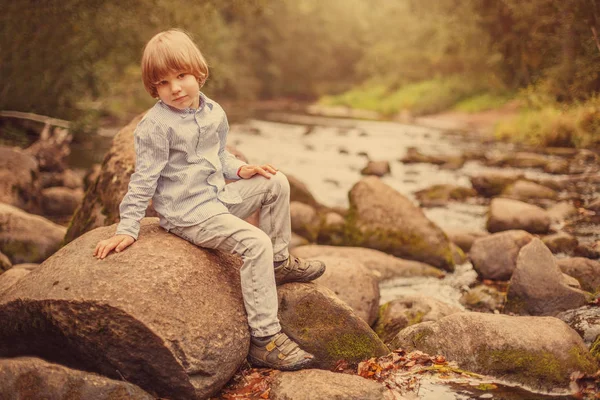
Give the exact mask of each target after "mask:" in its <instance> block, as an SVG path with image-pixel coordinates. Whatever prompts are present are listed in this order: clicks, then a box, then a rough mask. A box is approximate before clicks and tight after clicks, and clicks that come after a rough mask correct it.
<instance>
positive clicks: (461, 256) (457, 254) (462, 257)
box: [450, 243, 467, 265]
mask: <svg viewBox="0 0 600 400" xmlns="http://www.w3.org/2000/svg"><path fill="white" fill-rule="evenodd" d="M450 248H451V249H452V260H453V261H454V265H462V264H464V263H466V262H467V255H466V254H465V252H464V251H462V249H461V248H460V247H458V246H457V245H455V244H454V243H450Z"/></svg>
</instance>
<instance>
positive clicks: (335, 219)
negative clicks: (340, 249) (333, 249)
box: [317, 211, 346, 244]
mask: <svg viewBox="0 0 600 400" xmlns="http://www.w3.org/2000/svg"><path fill="white" fill-rule="evenodd" d="M345 229H346V220H345V219H344V217H342V216H341V215H340V214H338V213H336V212H333V211H329V212H327V213H325V216H324V217H322V218H321V227H320V229H319V235H318V237H317V242H318V243H323V244H327V243H341V242H342V241H343V240H344V233H345Z"/></svg>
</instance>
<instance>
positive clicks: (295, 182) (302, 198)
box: [285, 174, 321, 209]
mask: <svg viewBox="0 0 600 400" xmlns="http://www.w3.org/2000/svg"><path fill="white" fill-rule="evenodd" d="M285 176H287V178H288V182H289V183H290V201H299V202H300V203H304V204H308V205H309V206H312V207H314V208H316V209H318V208H320V207H321V205H320V204H319V203H318V202H317V200H315V198H314V196H313V195H312V193H311V192H310V190H308V187H307V186H306V184H305V183H304V182H302V181H300V180H299V179H298V178H295V177H293V176H290V175H288V174H285Z"/></svg>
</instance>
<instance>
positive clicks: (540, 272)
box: [504, 238, 588, 315]
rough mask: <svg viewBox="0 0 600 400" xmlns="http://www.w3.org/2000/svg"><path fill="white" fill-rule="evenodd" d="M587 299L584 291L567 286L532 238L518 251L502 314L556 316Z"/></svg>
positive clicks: (543, 248) (552, 260)
mask: <svg viewBox="0 0 600 400" xmlns="http://www.w3.org/2000/svg"><path fill="white" fill-rule="evenodd" d="M587 297H588V296H587V294H586V293H585V292H583V291H581V290H578V289H574V288H571V287H569V286H568V284H567V282H566V281H565V278H564V276H563V274H562V272H561V270H560V268H558V264H557V263H556V260H555V258H554V256H553V255H552V253H551V252H550V250H549V249H548V248H547V247H546V246H545V245H544V243H542V241H541V240H540V239H537V238H534V239H532V240H531V242H529V243H528V244H526V245H525V246H523V248H522V249H521V251H520V252H519V256H518V257H517V267H516V268H515V271H514V272H513V275H512V278H511V279H510V283H509V287H508V292H507V293H506V306H505V307H504V312H506V313H509V312H510V313H515V314H523V315H556V314H558V313H559V312H561V311H565V310H570V309H572V308H578V307H581V306H583V305H584V304H586V303H587Z"/></svg>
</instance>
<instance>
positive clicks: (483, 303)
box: [459, 285, 504, 312]
mask: <svg viewBox="0 0 600 400" xmlns="http://www.w3.org/2000/svg"><path fill="white" fill-rule="evenodd" d="M459 301H460V304H462V305H463V306H465V308H466V309H468V310H471V311H478V312H494V311H496V310H499V309H500V308H501V307H502V305H503V304H504V294H502V293H500V292H499V291H498V290H496V289H494V288H493V287H490V286H486V285H479V286H475V287H474V288H472V289H469V291H468V292H466V293H464V294H463V295H462V296H461V297H460V300H459Z"/></svg>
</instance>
